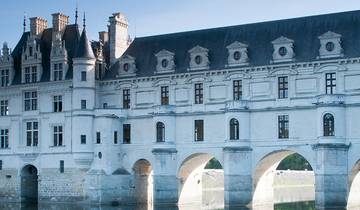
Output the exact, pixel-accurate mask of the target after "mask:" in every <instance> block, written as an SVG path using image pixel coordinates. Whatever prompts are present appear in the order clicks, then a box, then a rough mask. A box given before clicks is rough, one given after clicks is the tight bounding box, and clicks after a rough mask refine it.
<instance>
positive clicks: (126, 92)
mask: <svg viewBox="0 0 360 210" xmlns="http://www.w3.org/2000/svg"><path fill="white" fill-rule="evenodd" d="M130 103H131V93H130V89H129V88H127V89H123V109H130V107H131V105H130Z"/></svg>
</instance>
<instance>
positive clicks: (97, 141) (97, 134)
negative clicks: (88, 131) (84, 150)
mask: <svg viewBox="0 0 360 210" xmlns="http://www.w3.org/2000/svg"><path fill="white" fill-rule="evenodd" d="M96 143H97V144H101V133H100V132H96Z"/></svg>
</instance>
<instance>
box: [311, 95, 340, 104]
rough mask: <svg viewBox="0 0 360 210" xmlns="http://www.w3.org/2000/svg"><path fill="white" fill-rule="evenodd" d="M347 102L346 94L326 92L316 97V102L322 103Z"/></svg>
mask: <svg viewBox="0 0 360 210" xmlns="http://www.w3.org/2000/svg"><path fill="white" fill-rule="evenodd" d="M344 103H345V95H344V94H324V95H318V96H316V97H315V101H314V104H316V105H322V104H344Z"/></svg>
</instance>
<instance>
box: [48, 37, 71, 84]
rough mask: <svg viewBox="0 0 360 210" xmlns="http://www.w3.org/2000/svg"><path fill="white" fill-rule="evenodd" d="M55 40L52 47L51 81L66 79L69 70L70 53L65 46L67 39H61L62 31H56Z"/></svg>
mask: <svg viewBox="0 0 360 210" xmlns="http://www.w3.org/2000/svg"><path fill="white" fill-rule="evenodd" d="M55 33H56V35H55V40H53V42H52V48H51V58H50V59H51V68H50V69H51V73H50V78H51V81H58V80H64V79H65V75H66V73H67V70H68V63H67V59H68V54H67V50H66V48H65V41H62V39H61V32H55Z"/></svg>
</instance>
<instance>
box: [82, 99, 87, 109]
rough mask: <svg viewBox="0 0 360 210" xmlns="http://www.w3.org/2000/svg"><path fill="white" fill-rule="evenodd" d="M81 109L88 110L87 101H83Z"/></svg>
mask: <svg viewBox="0 0 360 210" xmlns="http://www.w3.org/2000/svg"><path fill="white" fill-rule="evenodd" d="M81 109H86V100H81Z"/></svg>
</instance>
